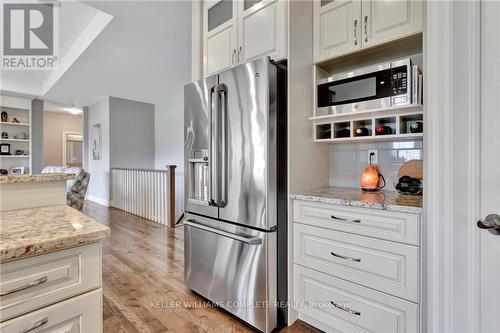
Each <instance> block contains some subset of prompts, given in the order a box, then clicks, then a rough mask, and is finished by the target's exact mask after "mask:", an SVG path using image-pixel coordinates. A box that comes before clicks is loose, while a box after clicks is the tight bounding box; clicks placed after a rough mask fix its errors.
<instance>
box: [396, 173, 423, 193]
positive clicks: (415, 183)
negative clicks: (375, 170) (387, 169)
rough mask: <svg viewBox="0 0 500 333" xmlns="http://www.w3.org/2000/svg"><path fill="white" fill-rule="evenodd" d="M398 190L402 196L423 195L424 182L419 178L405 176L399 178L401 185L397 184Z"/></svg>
mask: <svg viewBox="0 0 500 333" xmlns="http://www.w3.org/2000/svg"><path fill="white" fill-rule="evenodd" d="M396 190H398V191H399V192H400V193H401V194H413V195H421V194H422V182H421V181H420V180H419V179H417V178H412V177H409V176H403V177H401V178H399V183H397V184H396Z"/></svg>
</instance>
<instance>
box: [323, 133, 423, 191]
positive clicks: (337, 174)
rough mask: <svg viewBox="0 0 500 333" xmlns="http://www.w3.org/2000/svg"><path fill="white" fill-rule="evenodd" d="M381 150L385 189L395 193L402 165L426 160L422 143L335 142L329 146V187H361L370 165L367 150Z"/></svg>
mask: <svg viewBox="0 0 500 333" xmlns="http://www.w3.org/2000/svg"><path fill="white" fill-rule="evenodd" d="M370 149H376V150H377V151H378V163H377V164H378V167H379V169H380V173H382V175H384V177H385V180H386V182H387V186H386V187H385V189H386V190H389V191H395V190H396V189H395V188H394V183H397V181H398V171H399V168H400V167H401V165H403V164H404V163H405V162H407V161H409V160H421V159H423V152H422V140H404V141H387V142H373V143H336V144H332V145H330V147H329V153H330V186H340V187H353V188H358V187H359V178H360V177H361V173H362V172H363V170H364V168H365V167H366V166H367V165H368V150H370Z"/></svg>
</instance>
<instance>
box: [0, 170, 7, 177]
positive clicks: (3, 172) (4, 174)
mask: <svg viewBox="0 0 500 333" xmlns="http://www.w3.org/2000/svg"><path fill="white" fill-rule="evenodd" d="M8 174H9V171H8V170H7V169H0V176H6V175H8Z"/></svg>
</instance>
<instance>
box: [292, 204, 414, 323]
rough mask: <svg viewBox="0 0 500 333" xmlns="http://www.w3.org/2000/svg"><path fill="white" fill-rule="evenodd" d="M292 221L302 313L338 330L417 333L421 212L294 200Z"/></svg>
mask: <svg viewBox="0 0 500 333" xmlns="http://www.w3.org/2000/svg"><path fill="white" fill-rule="evenodd" d="M293 219H294V226H293V235H294V236H293V238H294V240H293V248H294V254H293V257H294V259H293V260H294V295H295V296H294V300H295V302H294V304H296V305H297V307H296V310H297V311H298V313H299V314H304V315H305V316H307V317H309V318H311V319H313V320H316V321H318V322H319V323H321V324H323V325H326V326H327V327H331V328H332V329H335V330H339V331H342V332H375V333H376V332H380V333H388V332H401V333H402V332H420V315H419V314H420V294H421V268H420V235H419V233H420V229H421V228H420V222H421V221H420V220H421V219H420V215H419V214H410V213H401V212H391V211H382V210H376V209H369V208H356V207H346V206H341V205H334V204H327V203H316V202H310V201H303V200H294V216H293ZM312 324H314V323H312Z"/></svg>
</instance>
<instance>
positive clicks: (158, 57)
mask: <svg viewBox="0 0 500 333" xmlns="http://www.w3.org/2000/svg"><path fill="white" fill-rule="evenodd" d="M66 6H67V10H66V12H67V13H68V17H65V18H61V19H60V27H61V31H62V30H63V25H64V26H68V25H70V26H72V28H71V29H69V30H67V31H66V30H65V32H64V33H61V34H60V38H61V40H72V39H75V38H76V40H77V42H73V44H78V45H80V48H82V45H84V44H85V41H88V40H89V39H91V41H90V42H89V43H87V45H84V46H85V48H84V49H81V52H80V53H79V54H78V56H76V57H74V60H73V61H71V64H70V65H69V66H67V68H64V72H63V73H61V75H60V76H59V77H57V76H54V75H52V74H49V75H48V76H47V75H46V74H45V76H44V74H40V73H21V74H19V72H20V71H16V72H17V74H18V75H14V74H16V73H15V72H12V73H9V75H7V76H6V77H4V76H3V73H2V78H1V80H2V87H3V88H4V87H5V84H4V83H8V84H7V85H8V86H11V87H20V88H24V91H20V90H22V89H18V90H13V91H14V92H17V93H26V94H30V93H31V94H32V95H34V96H39V97H42V98H43V99H47V100H52V101H56V102H58V103H62V104H66V105H75V106H77V107H81V106H89V105H92V104H94V103H95V102H97V101H99V100H101V99H102V98H104V97H106V96H114V97H121V98H127V99H132V100H137V101H142V102H148V103H158V102H160V101H163V100H164V96H165V95H166V94H165V92H166V91H167V90H168V89H171V87H172V85H181V86H182V85H184V84H185V83H187V81H188V80H189V78H190V65H191V54H190V52H191V51H190V48H191V2H190V1H96V2H87V1H85V2H83V3H80V2H73V3H72V4H71V5H70V4H69V2H68V3H67V2H63V5H62V8H65V7H66ZM80 6H83V7H80ZM70 12H72V13H73V15H70ZM75 13H76V14H77V15H76V17H75V15H74V14H75ZM97 18H99V19H97ZM65 22H66V23H65ZM72 23H73V25H72ZM71 31H73V33H72V32H71ZM74 31H80V35H77V34H76V33H75V32H74ZM92 34H95V36H92ZM82 41H83V42H82ZM60 51H61V52H60V54H63V53H62V52H63V51H65V52H66V53H67V54H68V53H71V51H75V50H74V49H73V50H72V43H71V42H64V43H63V42H62V41H61V42H60ZM73 53H75V52H73ZM73 56H74V55H73ZM51 75H52V76H51ZM40 80H42V81H43V82H41V83H40ZM40 86H42V89H41V90H38V91H39V92H40V93H38V94H37V93H36V89H37V88H38V89H39V88H40ZM34 92H35V93H34Z"/></svg>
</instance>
